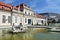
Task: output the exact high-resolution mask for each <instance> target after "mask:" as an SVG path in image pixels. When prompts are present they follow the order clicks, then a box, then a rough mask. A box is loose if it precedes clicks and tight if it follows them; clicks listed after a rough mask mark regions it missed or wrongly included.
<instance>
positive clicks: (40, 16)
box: [36, 14, 45, 19]
mask: <svg viewBox="0 0 60 40" xmlns="http://www.w3.org/2000/svg"><path fill="white" fill-rule="evenodd" d="M36 16H37V17H38V18H42V19H45V17H44V16H42V15H39V14H36Z"/></svg>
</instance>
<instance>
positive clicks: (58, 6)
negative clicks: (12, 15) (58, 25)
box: [0, 0, 60, 13]
mask: <svg viewBox="0 0 60 40" xmlns="http://www.w3.org/2000/svg"><path fill="white" fill-rule="evenodd" d="M0 2H5V3H8V4H12V5H18V4H20V3H22V2H23V3H24V4H27V5H28V6H30V7H31V8H32V9H33V10H34V11H35V12H37V13H44V12H54V13H60V0H0Z"/></svg>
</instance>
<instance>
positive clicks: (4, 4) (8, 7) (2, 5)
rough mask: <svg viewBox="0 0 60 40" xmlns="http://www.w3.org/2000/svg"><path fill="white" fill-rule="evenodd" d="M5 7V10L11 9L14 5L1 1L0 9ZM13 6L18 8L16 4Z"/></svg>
mask: <svg viewBox="0 0 60 40" xmlns="http://www.w3.org/2000/svg"><path fill="white" fill-rule="evenodd" d="M3 7H4V8H5V10H7V11H10V10H11V7H12V6H11V5H10V4H6V3H3V2H0V9H3ZM13 8H14V9H15V10H18V8H17V7H16V6H14V7H13Z"/></svg>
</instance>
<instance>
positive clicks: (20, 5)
mask: <svg viewBox="0 0 60 40" xmlns="http://www.w3.org/2000/svg"><path fill="white" fill-rule="evenodd" d="M20 6H26V7H28V8H30V6H28V5H26V4H24V3H22V4H20Z"/></svg>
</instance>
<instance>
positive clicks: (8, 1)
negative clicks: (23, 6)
mask: <svg viewBox="0 0 60 40" xmlns="http://www.w3.org/2000/svg"><path fill="white" fill-rule="evenodd" d="M15 1H16V0H5V1H4V2H5V3H10V4H11V3H13V2H15Z"/></svg>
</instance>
